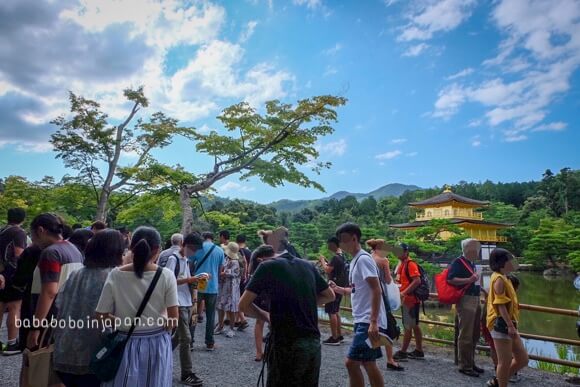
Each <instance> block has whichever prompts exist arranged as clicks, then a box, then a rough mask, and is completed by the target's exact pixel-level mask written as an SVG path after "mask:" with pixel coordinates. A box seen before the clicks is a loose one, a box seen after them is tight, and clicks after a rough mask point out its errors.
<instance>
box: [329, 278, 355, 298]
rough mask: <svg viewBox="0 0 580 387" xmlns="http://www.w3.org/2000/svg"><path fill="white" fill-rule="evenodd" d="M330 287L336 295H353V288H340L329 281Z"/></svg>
mask: <svg viewBox="0 0 580 387" xmlns="http://www.w3.org/2000/svg"><path fill="white" fill-rule="evenodd" d="M328 285H329V286H330V288H331V289H332V290H333V291H334V292H335V293H336V294H342V295H345V294H346V295H350V294H352V288H351V287H340V286H338V285H337V284H335V283H334V282H333V281H328Z"/></svg>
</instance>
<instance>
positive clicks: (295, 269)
mask: <svg viewBox="0 0 580 387" xmlns="http://www.w3.org/2000/svg"><path fill="white" fill-rule="evenodd" d="M327 288H328V284H327V283H326V281H325V280H324V279H323V278H322V276H321V275H320V274H319V273H318V272H317V271H316V269H315V268H314V265H312V264H311V263H309V262H307V261H304V260H302V259H299V258H296V257H293V256H291V255H290V254H288V253H285V254H283V255H281V256H280V257H278V258H276V259H273V260H271V261H266V262H262V263H261V264H260V265H259V266H258V269H257V270H256V272H255V273H254V275H253V276H252V279H251V280H250V282H249V283H248V285H247V286H246V290H249V291H251V292H253V293H256V294H258V295H259V296H262V295H264V294H265V295H268V296H269V299H270V322H271V325H272V327H271V329H272V335H273V337H274V338H275V339H274V340H275V341H278V342H279V341H291V340H293V339H296V338H302V337H314V338H320V331H319V330H318V306H317V305H316V296H317V295H318V294H319V293H321V292H323V291H324V290H326V289H327Z"/></svg>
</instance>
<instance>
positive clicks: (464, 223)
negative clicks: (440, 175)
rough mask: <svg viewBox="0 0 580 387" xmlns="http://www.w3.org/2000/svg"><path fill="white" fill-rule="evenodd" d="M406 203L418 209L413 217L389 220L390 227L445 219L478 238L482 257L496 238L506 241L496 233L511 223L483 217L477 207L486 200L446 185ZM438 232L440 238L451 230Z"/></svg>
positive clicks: (480, 206) (415, 224)
mask: <svg viewBox="0 0 580 387" xmlns="http://www.w3.org/2000/svg"><path fill="white" fill-rule="evenodd" d="M409 206H410V207H412V208H416V209H417V210H418V212H417V215H416V217H415V220H414V221H411V222H409V223H401V224H391V225H390V227H393V228H398V229H402V230H413V229H415V228H417V227H421V226H423V225H425V224H427V223H428V222H429V221H430V220H433V219H447V220H449V221H450V222H451V223H452V224H455V225H457V226H459V227H461V228H462V229H463V230H465V232H466V233H467V234H468V235H470V236H471V237H472V238H475V239H477V240H479V241H480V242H481V250H482V251H481V254H482V259H484V260H487V259H488V257H489V253H490V251H491V250H493V249H494V248H495V247H496V244H497V243H498V242H507V238H506V237H504V236H501V235H498V230H501V229H503V228H507V227H511V226H512V225H510V224H503V223H495V222H488V221H485V220H484V219H483V214H482V213H481V212H479V211H477V210H478V209H480V208H484V207H487V206H489V202H487V201H480V200H475V199H470V198H466V197H465V196H461V195H457V194H456V193H453V192H452V191H451V189H450V188H449V187H446V188H445V190H444V191H443V193H441V194H439V195H437V196H433V197H432V198H429V199H425V200H422V201H419V202H413V203H409ZM440 236H441V238H442V239H448V238H450V237H451V233H450V232H448V231H443V232H442V233H441V234H440Z"/></svg>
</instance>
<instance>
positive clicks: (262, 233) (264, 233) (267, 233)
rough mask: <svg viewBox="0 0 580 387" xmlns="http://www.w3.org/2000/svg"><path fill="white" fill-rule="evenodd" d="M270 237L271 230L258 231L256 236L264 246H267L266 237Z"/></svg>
mask: <svg viewBox="0 0 580 387" xmlns="http://www.w3.org/2000/svg"><path fill="white" fill-rule="evenodd" d="M270 235H272V231H271V230H260V231H258V236H259V237H260V239H262V242H264V244H268V237H269V236H270Z"/></svg>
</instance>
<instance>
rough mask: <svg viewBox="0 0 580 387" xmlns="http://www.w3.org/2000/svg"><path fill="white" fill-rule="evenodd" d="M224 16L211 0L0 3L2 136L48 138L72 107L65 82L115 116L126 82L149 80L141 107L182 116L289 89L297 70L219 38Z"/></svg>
mask: <svg viewBox="0 0 580 387" xmlns="http://www.w3.org/2000/svg"><path fill="white" fill-rule="evenodd" d="M14 3H18V6H17V7H16V6H14V5H13V4H14ZM225 24H226V12H225V8H224V7H223V6H220V5H216V4H213V3H211V2H208V1H195V2H191V3H190V2H187V3H185V2H182V1H180V0H167V1H163V2H159V1H157V0H118V1H108V0H79V1H78V2H76V1H75V2H68V1H67V2H65V1H59V2H55V1H36V0H7V1H3V2H0V34H1V35H2V37H3V38H4V40H3V41H4V44H2V45H0V113H2V112H4V111H6V115H4V114H2V115H0V116H2V117H3V120H2V122H0V139H1V140H4V141H8V140H10V141H14V140H15V137H19V140H21V141H23V143H24V142H25V141H28V142H30V141H38V142H39V143H42V142H45V141H46V139H47V138H48V136H49V135H50V133H51V132H52V131H53V130H54V127H52V126H50V125H48V122H49V121H50V120H51V119H53V118H55V117H56V116H58V115H60V114H63V113H67V112H68V107H69V103H68V99H67V95H66V90H72V91H73V92H75V93H76V94H78V95H82V96H84V97H86V98H90V99H95V100H97V101H98V102H99V103H100V104H101V107H102V109H103V111H105V112H106V113H108V114H109V116H110V117H111V118H112V119H122V118H124V117H125V116H126V114H127V113H128V108H127V103H126V101H125V99H124V97H123V95H122V90H123V89H124V88H127V87H131V86H139V85H144V86H145V94H146V96H147V97H148V99H149V105H150V106H149V108H147V109H143V110H142V112H141V113H140V116H147V115H149V114H150V113H151V112H153V111H156V110H163V111H164V112H166V113H167V114H168V115H170V116H173V117H174V118H177V119H179V120H183V121H195V120H197V119H200V118H205V117H208V116H209V115H211V114H212V113H215V112H217V111H218V110H219V107H220V106H224V105H225V103H226V101H227V104H229V103H231V99H234V100H245V101H248V102H249V103H250V104H252V105H253V106H257V105H259V104H261V103H262V102H264V101H265V100H268V99H276V98H283V97H285V96H286V95H287V93H288V91H287V90H288V89H291V87H289V86H292V84H293V82H294V76H293V75H292V74H291V73H289V72H288V71H285V70H282V69H279V68H277V67H276V66H275V65H273V64H272V63H268V62H260V63H252V62H249V63H248V59H247V58H246V55H245V51H244V49H243V48H242V47H241V46H240V45H239V44H235V43H231V42H228V41H224V40H220V35H221V33H222V27H223V26H224V25H225ZM255 26H256V22H255V21H250V22H249V23H248V24H247V25H246V26H245V28H246V29H245V30H244V31H243V33H242V36H241V38H243V39H247V38H249V37H250V35H251V33H252V31H253V30H254V28H255ZM243 39H242V40H243ZM55 47H57V48H58V50H55ZM182 48H187V49H191V51H193V52H194V54H193V55H192V57H191V59H190V60H189V61H188V62H186V63H184V64H183V66H182V67H181V68H178V69H177V70H176V71H175V69H174V70H172V71H171V72H168V71H167V69H166V66H167V63H172V57H171V55H172V49H182ZM242 63H243V65H244V66H243V67H244V70H241V69H240V68H241V67H242Z"/></svg>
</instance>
